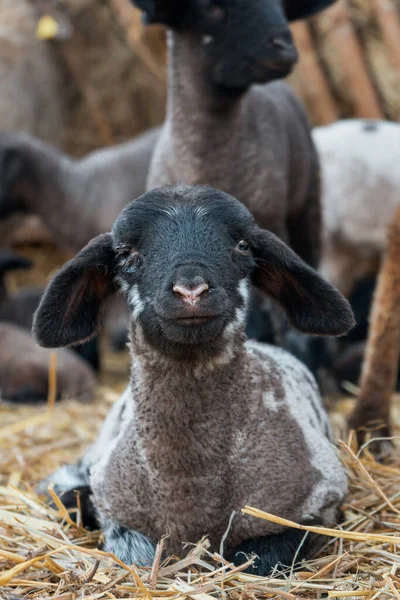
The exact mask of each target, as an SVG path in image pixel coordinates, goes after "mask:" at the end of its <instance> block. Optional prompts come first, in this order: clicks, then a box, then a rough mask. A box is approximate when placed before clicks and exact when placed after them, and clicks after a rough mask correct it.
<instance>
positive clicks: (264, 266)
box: [251, 228, 354, 335]
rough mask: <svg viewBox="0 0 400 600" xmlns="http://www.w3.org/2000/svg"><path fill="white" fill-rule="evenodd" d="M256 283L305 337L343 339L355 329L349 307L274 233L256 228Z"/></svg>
mask: <svg viewBox="0 0 400 600" xmlns="http://www.w3.org/2000/svg"><path fill="white" fill-rule="evenodd" d="M251 243H252V248H253V252H254V255H255V260H256V263H257V267H256V269H255V271H254V276H253V283H254V285H256V286H257V287H258V288H260V289H261V290H262V291H263V292H264V293H266V294H268V295H269V296H271V297H272V298H274V299H275V300H277V301H278V302H279V304H281V306H282V307H283V308H284V309H285V311H286V313H287V316H288V318H289V321H290V322H291V324H292V325H293V326H294V327H295V328H296V329H299V330H300V331H303V332H304V333H310V334H315V335H344V334H345V333H347V332H348V331H349V330H350V329H351V328H352V327H353V326H354V317H353V312H352V310H351V306H350V303H349V302H348V301H347V300H346V299H345V298H344V296H342V294H341V293H340V292H339V291H338V290H336V289H335V288H334V287H333V286H332V285H331V284H330V283H328V282H327V281H325V280H324V279H323V278H322V277H321V276H320V275H319V274H318V273H317V272H316V271H314V269H312V268H311V267H309V266H308V265H307V264H306V263H305V262H303V261H302V260H301V259H300V258H299V257H298V256H297V254H295V253H294V252H293V250H291V249H290V248H288V246H286V244H284V243H283V242H282V241H281V240H280V239H278V238H277V237H276V236H275V235H274V234H273V233H271V232H269V231H265V230H263V229H259V228H255V231H254V234H253V236H252V240H251Z"/></svg>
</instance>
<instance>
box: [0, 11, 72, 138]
mask: <svg viewBox="0 0 400 600" xmlns="http://www.w3.org/2000/svg"><path fill="white" fill-rule="evenodd" d="M0 22H1V29H0V81H1V93H0V130H4V129H6V130H8V131H12V130H23V131H29V132H30V133H31V134H32V135H37V136H39V137H40V138H42V139H45V140H47V141H48V142H51V143H54V144H59V143H60V142H61V140H62V136H63V114H64V110H63V98H64V94H63V90H62V82H61V80H60V76H59V73H58V67H57V65H56V63H55V61H54V58H53V56H52V51H51V48H50V47H49V46H48V45H47V44H44V43H43V42H42V41H40V40H38V39H37V38H36V37H35V34H34V33H35V27H36V14H35V8H34V3H33V2H32V1H31V0H18V1H17V2H16V1H15V0H1V3H0Z"/></svg>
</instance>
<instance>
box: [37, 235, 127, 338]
mask: <svg viewBox="0 0 400 600" xmlns="http://www.w3.org/2000/svg"><path fill="white" fill-rule="evenodd" d="M114 265H115V254H114V250H113V245H112V238H111V235H110V234H109V233H104V234H102V235H99V236H98V237H97V238H95V239H94V240H92V241H91V242H90V243H89V244H88V245H87V246H86V247H85V248H83V250H81V251H80V252H79V254H78V255H77V256H76V257H75V258H73V259H72V260H70V261H69V262H68V263H67V264H66V265H65V266H64V267H63V268H62V269H61V270H60V271H59V272H58V273H57V275H55V277H54V278H53V279H52V280H51V282H50V283H49V285H48V287H47V289H46V291H45V293H44V295H43V298H42V300H41V302H40V304H39V307H38V309H37V311H36V313H35V317H34V322H33V334H34V337H35V338H36V340H37V342H38V343H39V344H40V345H41V346H44V347H45V348H59V347H62V346H70V345H71V344H78V343H80V342H83V341H85V340H87V339H89V338H90V337H92V336H93V335H94V334H95V333H96V331H97V327H98V325H99V322H100V321H101V317H102V314H103V312H104V306H105V302H106V300H107V298H108V297H109V296H110V295H111V294H112V293H113V292H114V291H115V290H116V284H115V282H114V277H115V271H114V268H115V267H114Z"/></svg>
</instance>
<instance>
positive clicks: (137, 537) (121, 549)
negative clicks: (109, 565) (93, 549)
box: [104, 525, 156, 567]
mask: <svg viewBox="0 0 400 600" xmlns="http://www.w3.org/2000/svg"><path fill="white" fill-rule="evenodd" d="M104 537H105V544H104V550H105V551H106V552H112V554H114V555H115V556H116V557H117V558H119V559H120V560H122V562H123V563H125V564H126V565H136V566H137V567H151V566H152V564H153V561H154V556H155V552H156V545H155V544H154V543H153V542H152V541H151V539H150V538H148V537H147V536H146V535H143V533H139V532H138V531H135V530H133V529H127V528H126V527H122V526H121V525H109V526H107V527H105V528H104Z"/></svg>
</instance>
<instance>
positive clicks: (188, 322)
mask: <svg viewBox="0 0 400 600" xmlns="http://www.w3.org/2000/svg"><path fill="white" fill-rule="evenodd" d="M218 316H219V315H211V316H204V317H196V316H193V317H180V318H178V319H174V323H175V324H176V325H183V326H185V327H191V326H193V325H204V324H205V323H209V322H210V321H215V319H217V318H218Z"/></svg>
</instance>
